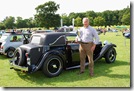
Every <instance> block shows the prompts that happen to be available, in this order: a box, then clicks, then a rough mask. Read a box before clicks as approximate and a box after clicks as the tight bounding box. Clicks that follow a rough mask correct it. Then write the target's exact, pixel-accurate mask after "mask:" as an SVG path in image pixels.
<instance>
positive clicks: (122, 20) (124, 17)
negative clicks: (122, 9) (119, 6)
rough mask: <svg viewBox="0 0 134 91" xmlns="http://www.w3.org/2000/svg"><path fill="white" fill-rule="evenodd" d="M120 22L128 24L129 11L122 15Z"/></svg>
mask: <svg viewBox="0 0 134 91" xmlns="http://www.w3.org/2000/svg"><path fill="white" fill-rule="evenodd" d="M121 22H122V23H123V24H124V25H130V13H128V14H125V15H123V17H122V19H121Z"/></svg>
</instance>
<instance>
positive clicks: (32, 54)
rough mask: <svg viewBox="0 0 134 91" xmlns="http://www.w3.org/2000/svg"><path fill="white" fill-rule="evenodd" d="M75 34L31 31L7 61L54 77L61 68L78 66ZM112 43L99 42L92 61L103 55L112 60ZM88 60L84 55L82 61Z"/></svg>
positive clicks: (114, 58) (12, 64) (114, 51)
mask: <svg viewBox="0 0 134 91" xmlns="http://www.w3.org/2000/svg"><path fill="white" fill-rule="evenodd" d="M75 37H76V34H75V33H64V32H55V33H44V34H43V33H42V34H38V33H37V34H33V36H32V37H31V42H30V43H29V44H26V45H21V46H20V47H18V48H17V49H16V51H15V55H14V57H13V58H12V59H11V60H10V68H11V69H15V70H17V71H18V70H20V71H24V72H28V73H33V72H36V71H38V70H39V69H40V70H42V71H43V73H44V74H45V75H46V76H48V77H55V76H58V75H59V74H60V73H61V72H62V70H68V69H72V68H78V67H80V58H79V44H78V43H75V42H73V40H74V38H75ZM114 47H116V45H115V44H112V43H108V44H107V43H105V45H103V44H102V43H101V42H100V43H99V44H97V46H96V49H95V51H94V61H97V60H99V59H101V58H102V57H104V58H105V59H106V62H107V63H113V62H114V61H115V60H116V50H115V48H114ZM85 65H88V59H87V58H86V64H85Z"/></svg>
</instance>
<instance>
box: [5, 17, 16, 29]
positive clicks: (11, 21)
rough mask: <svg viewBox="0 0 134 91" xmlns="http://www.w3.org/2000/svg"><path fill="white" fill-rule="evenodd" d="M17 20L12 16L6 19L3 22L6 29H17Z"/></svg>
mask: <svg viewBox="0 0 134 91" xmlns="http://www.w3.org/2000/svg"><path fill="white" fill-rule="evenodd" d="M14 22H15V18H14V17H12V16H9V17H6V18H5V19H4V20H3V23H4V25H5V27H6V28H8V29H9V28H10V29H13V28H14V27H15V23H14Z"/></svg>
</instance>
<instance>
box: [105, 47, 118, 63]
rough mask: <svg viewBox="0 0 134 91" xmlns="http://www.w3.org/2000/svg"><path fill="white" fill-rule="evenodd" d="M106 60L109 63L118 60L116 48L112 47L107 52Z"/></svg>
mask: <svg viewBox="0 0 134 91" xmlns="http://www.w3.org/2000/svg"><path fill="white" fill-rule="evenodd" d="M105 60H106V62H107V63H113V62H114V61H115V60H116V50H115V48H113V47H112V48H110V49H109V50H108V51H107V52H106V54H105Z"/></svg>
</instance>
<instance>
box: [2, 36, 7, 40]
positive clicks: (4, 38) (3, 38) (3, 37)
mask: <svg viewBox="0 0 134 91" xmlns="http://www.w3.org/2000/svg"><path fill="white" fill-rule="evenodd" d="M7 37H8V35H2V36H1V38H0V40H6V39H7Z"/></svg>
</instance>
